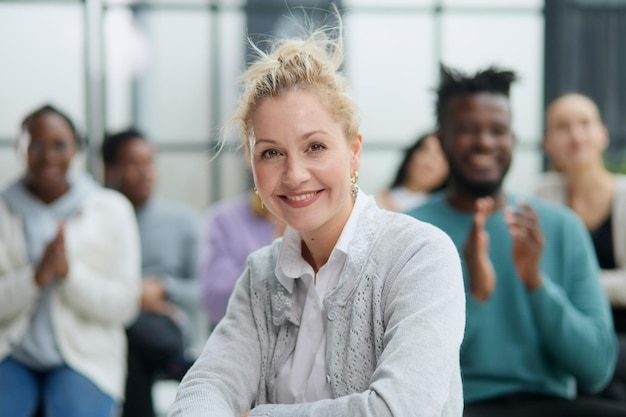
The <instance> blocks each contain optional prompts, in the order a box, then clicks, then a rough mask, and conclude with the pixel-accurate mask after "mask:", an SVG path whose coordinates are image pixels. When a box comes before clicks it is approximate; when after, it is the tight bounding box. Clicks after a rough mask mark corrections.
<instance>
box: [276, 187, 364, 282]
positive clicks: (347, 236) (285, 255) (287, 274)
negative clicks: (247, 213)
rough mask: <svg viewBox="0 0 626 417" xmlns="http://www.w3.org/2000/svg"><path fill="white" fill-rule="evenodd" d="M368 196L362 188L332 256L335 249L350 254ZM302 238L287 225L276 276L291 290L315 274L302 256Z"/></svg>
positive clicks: (277, 262)
mask: <svg viewBox="0 0 626 417" xmlns="http://www.w3.org/2000/svg"><path fill="white" fill-rule="evenodd" d="M368 199H369V198H368V196H367V194H365V193H364V192H363V191H362V190H359V193H358V194H357V197H356V201H355V202H354V207H352V212H351V213H350V217H348V221H347V222H346V224H345V226H344V227H343V230H342V231H341V235H339V239H338V240H337V243H335V247H334V248H333V250H332V252H331V257H332V255H333V253H334V252H335V251H340V252H342V253H343V254H345V255H347V254H348V246H349V244H350V241H351V240H352V238H353V237H354V235H355V233H356V228H357V225H358V222H359V217H360V216H361V213H362V212H363V209H364V208H365V206H366V205H367V201H368ZM301 245H302V239H301V237H300V232H298V231H296V230H294V229H292V228H291V227H289V226H287V227H286V228H285V232H284V233H283V240H282V244H281V247H280V251H279V253H278V259H277V261H276V269H275V273H276V277H277V278H278V281H279V282H280V283H281V284H282V285H283V286H284V287H285V288H286V289H287V291H289V292H290V293H291V292H292V291H293V285H294V280H295V279H298V278H300V277H302V276H304V275H306V274H310V275H313V268H312V267H311V265H309V264H308V263H307V262H306V261H305V260H304V258H302V246H301Z"/></svg>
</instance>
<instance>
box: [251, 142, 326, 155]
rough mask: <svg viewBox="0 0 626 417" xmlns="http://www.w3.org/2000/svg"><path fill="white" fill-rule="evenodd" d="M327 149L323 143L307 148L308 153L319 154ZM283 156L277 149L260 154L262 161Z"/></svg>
mask: <svg viewBox="0 0 626 417" xmlns="http://www.w3.org/2000/svg"><path fill="white" fill-rule="evenodd" d="M325 149H327V147H326V145H324V144H323V143H318V142H316V143H313V144H311V145H310V146H309V147H308V148H307V152H311V153H318V152H322V151H324V150H325ZM281 155H282V153H281V152H280V151H279V150H277V149H266V150H264V151H262V152H261V154H260V156H261V159H274V158H278V157H279V156H281Z"/></svg>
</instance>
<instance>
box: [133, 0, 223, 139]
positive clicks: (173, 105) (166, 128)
mask: <svg viewBox="0 0 626 417" xmlns="http://www.w3.org/2000/svg"><path fill="white" fill-rule="evenodd" d="M138 19H139V22H140V25H139V26H140V27H141V28H142V30H144V31H145V36H146V38H147V39H149V45H148V52H147V65H146V68H145V72H144V73H142V74H141V78H140V79H139V82H138V99H137V100H138V104H137V109H136V110H137V116H138V117H137V118H138V124H139V126H140V127H141V128H142V129H144V130H145V131H146V132H148V135H149V136H150V137H151V138H152V139H153V140H155V141H158V142H179V141H185V142H189V141H194V142H196V141H197V142H202V141H206V139H207V137H208V134H209V131H210V128H211V120H210V111H209V110H210V109H209V92H210V91H209V83H210V79H211V67H210V59H209V56H210V47H211V44H210V39H209V34H210V18H209V14H208V12H206V11H202V12H201V11H198V10H194V11H173V10H158V9H144V10H142V11H141V12H140V14H139V17H138Z"/></svg>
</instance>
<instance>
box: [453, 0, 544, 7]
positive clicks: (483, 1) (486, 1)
mask: <svg viewBox="0 0 626 417" xmlns="http://www.w3.org/2000/svg"><path fill="white" fill-rule="evenodd" d="M543 2H544V0H506V1H502V0H442V1H441V3H442V5H443V6H444V7H446V6H462V7H494V8H498V9H503V8H507V7H510V8H519V7H524V8H535V9H542V8H543Z"/></svg>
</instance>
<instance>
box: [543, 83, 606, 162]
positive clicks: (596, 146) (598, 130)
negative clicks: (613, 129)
mask: <svg viewBox="0 0 626 417" xmlns="http://www.w3.org/2000/svg"><path fill="white" fill-rule="evenodd" d="M607 145H608V133H607V130H606V128H605V127H604V125H603V124H602V121H601V120H600V114H599V112H598V109H597V107H596V106H595V104H594V103H593V102H591V101H590V100H589V99H587V98H586V97H583V96H578V95H571V96H565V97H562V98H560V99H557V100H556V101H555V102H554V103H553V104H552V105H550V107H549V108H548V111H547V112H546V134H545V137H544V143H543V146H544V150H545V151H546V153H547V154H548V155H549V156H550V157H551V158H552V160H553V161H554V163H555V165H556V167H557V168H558V169H561V170H564V171H570V170H577V169H580V168H583V167H586V166H590V165H594V164H603V162H602V154H603V152H604V149H605V148H606V146H607Z"/></svg>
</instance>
